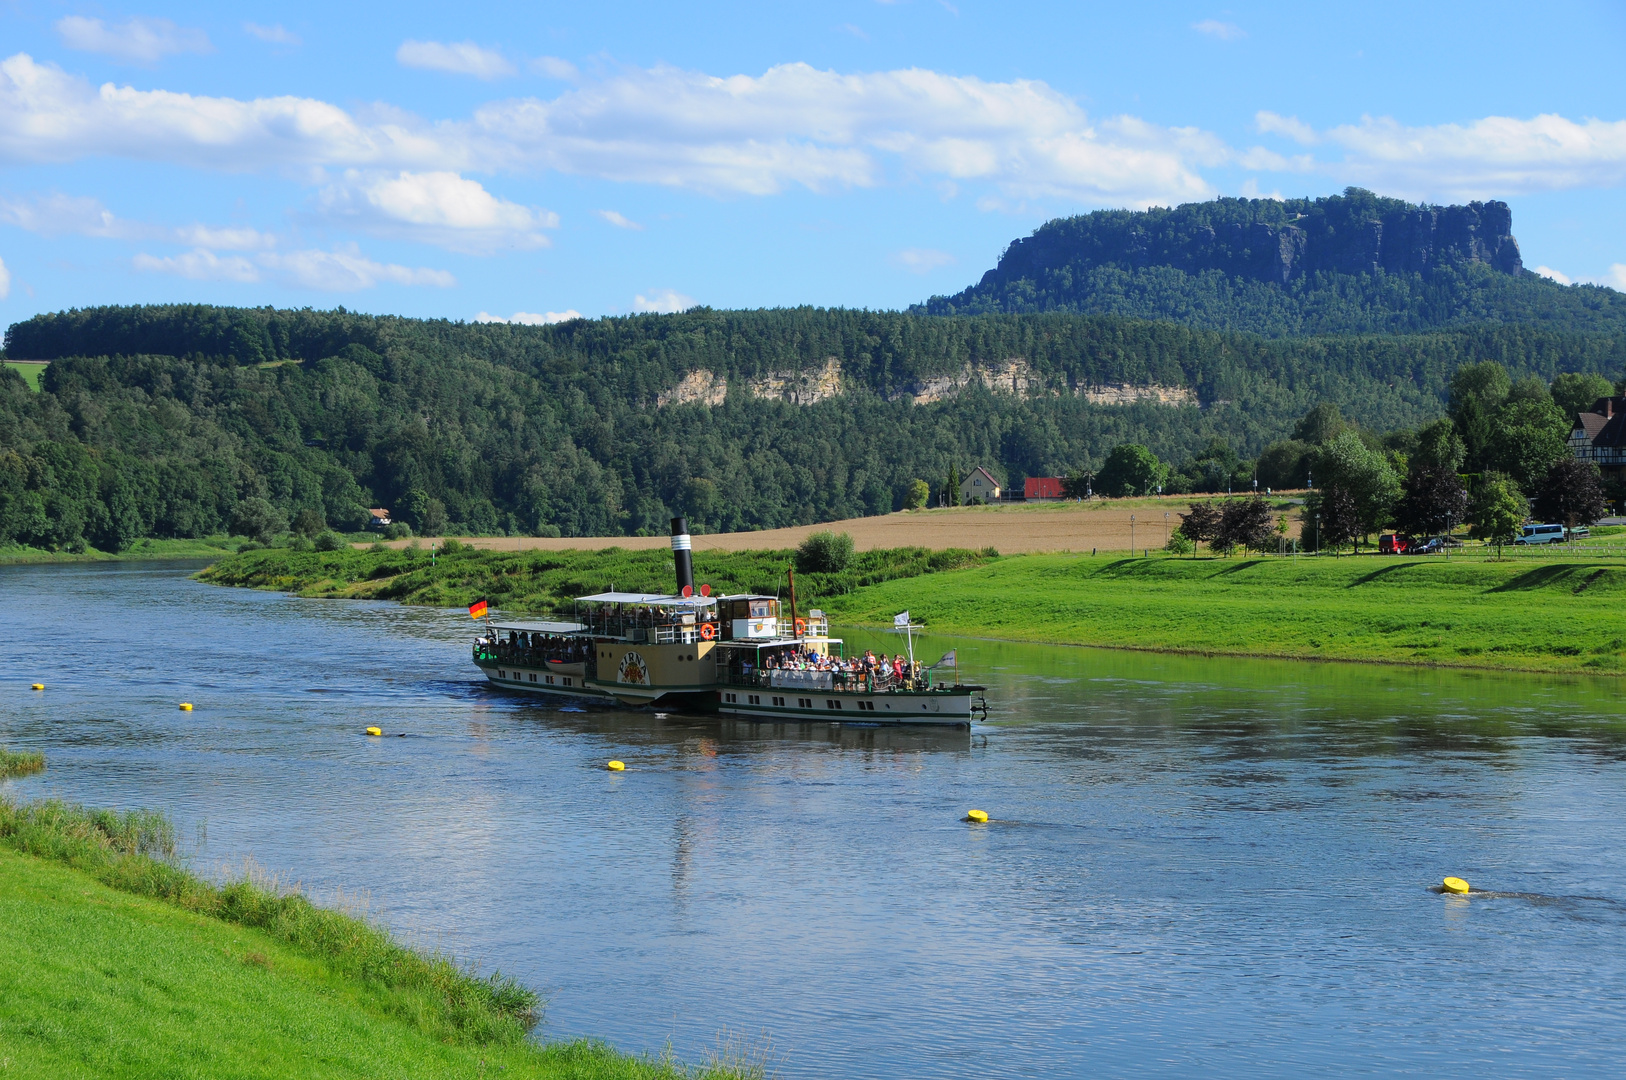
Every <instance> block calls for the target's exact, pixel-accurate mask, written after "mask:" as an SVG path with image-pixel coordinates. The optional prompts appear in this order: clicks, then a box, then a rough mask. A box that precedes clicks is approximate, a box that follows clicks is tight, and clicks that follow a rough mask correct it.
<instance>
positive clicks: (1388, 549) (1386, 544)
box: [1378, 533, 1411, 555]
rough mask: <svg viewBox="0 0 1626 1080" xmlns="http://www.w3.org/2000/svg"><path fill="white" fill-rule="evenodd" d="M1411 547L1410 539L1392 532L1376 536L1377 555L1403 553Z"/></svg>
mask: <svg viewBox="0 0 1626 1080" xmlns="http://www.w3.org/2000/svg"><path fill="white" fill-rule="evenodd" d="M1410 548H1411V540H1410V539H1409V538H1407V537H1404V536H1396V535H1395V534H1394V533H1384V534H1383V535H1382V536H1380V537H1378V554H1379V555H1404V554H1406V552H1407V551H1408V550H1410Z"/></svg>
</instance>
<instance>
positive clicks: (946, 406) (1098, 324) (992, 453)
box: [0, 306, 1626, 550]
mask: <svg viewBox="0 0 1626 1080" xmlns="http://www.w3.org/2000/svg"><path fill="white" fill-rule="evenodd" d="M6 346H7V355H8V356H10V357H14V358H29V359H49V360H51V361H52V363H51V364H50V365H49V366H48V367H47V368H46V369H45V372H44V375H43V376H42V382H41V387H42V388H41V391H40V392H38V393H34V392H32V391H30V390H29V388H28V386H27V385H26V384H25V383H23V381H22V380H21V378H20V377H18V376H17V375H16V374H15V373H13V372H10V371H6V372H4V373H0V543H28V544H35V545H40V546H46V547H56V548H63V547H72V546H74V545H76V544H85V543H89V544H93V545H95V546H97V547H99V548H105V549H110V550H118V549H120V548H122V547H124V546H126V545H128V544H129V543H130V542H131V541H132V540H134V539H136V538H139V537H147V536H156V537H193V536H203V535H211V534H218V533H220V532H224V531H228V530H235V531H242V532H244V533H246V534H249V535H255V534H262V533H268V532H273V531H276V530H277V529H280V528H287V527H289V526H292V525H293V524H295V523H296V522H298V521H303V522H304V523H305V524H304V526H302V527H303V528H304V529H305V530H306V531H311V530H313V529H314V530H315V531H317V532H319V531H320V529H321V528H329V527H331V528H335V529H340V530H344V531H354V530H356V529H359V528H361V527H362V526H363V525H364V524H365V522H366V520H367V514H366V511H367V509H368V508H369V507H385V508H388V509H390V510H391V511H392V512H393V513H394V514H395V516H396V517H397V518H398V519H400V520H402V521H404V522H405V523H407V524H408V525H410V526H411V527H412V528H413V529H415V530H417V531H420V532H425V533H436V532H458V533H476V534H501V533H506V534H511V535H537V534H543V535H552V534H555V533H556V534H559V535H566V536H589V535H626V534H635V533H640V532H643V533H659V532H663V531H664V530H665V528H666V522H667V519H669V518H670V517H671V516H674V515H675V514H678V513H683V514H686V515H687V516H689V518H690V519H691V522H692V523H693V525H694V527H696V528H697V529H701V530H705V531H725V530H728V531H733V530H745V529H756V528H776V527H780V526H785V525H795V524H806V523H813V522H818V521H829V520H837V519H840V518H845V517H855V516H861V515H865V514H876V513H884V512H888V511H891V510H895V509H899V508H902V507H903V506H906V505H910V504H912V503H916V502H918V501H920V500H921V495H922V492H921V489H922V488H925V489H926V492H925V493H926V497H928V498H929V497H930V490H931V485H927V484H925V483H923V478H937V477H943V476H946V475H947V473H948V470H949V469H950V468H958V469H960V470H961V471H964V470H967V469H969V468H971V467H973V466H974V465H979V464H980V465H983V466H985V467H987V468H989V469H990V471H992V472H993V473H994V474H995V476H996V477H997V478H998V479H999V480H1000V481H1001V482H1002V483H1005V484H1007V485H1008V486H1012V487H1017V488H1019V487H1020V485H1021V481H1022V479H1023V478H1024V477H1026V476H1055V475H1064V476H1065V475H1084V474H1090V475H1094V474H1095V473H1097V472H1099V471H1100V470H1101V469H1102V466H1103V465H1106V464H1108V459H1109V457H1110V455H1111V453H1112V451H1113V448H1114V447H1117V446H1120V445H1124V444H1131V443H1133V444H1139V445H1142V446H1144V447H1147V448H1148V453H1150V454H1153V455H1155V456H1156V457H1158V458H1159V459H1160V460H1167V461H1178V462H1181V463H1182V464H1181V465H1180V467H1179V469H1177V470H1172V471H1171V472H1170V473H1169V474H1168V475H1167V476H1165V478H1164V479H1165V482H1172V483H1181V482H1186V483H1189V485H1190V486H1191V487H1192V489H1193V490H1206V489H1213V488H1214V486H1215V484H1216V483H1217V482H1218V479H1219V478H1220V477H1221V474H1223V475H1224V476H1226V477H1230V478H1233V479H1234V477H1235V476H1236V475H1238V473H1239V470H1241V469H1242V468H1243V463H1244V462H1247V463H1249V464H1248V468H1249V469H1250V470H1251V468H1252V463H1255V462H1258V463H1261V466H1262V467H1263V464H1264V459H1265V458H1266V457H1269V458H1270V461H1271V462H1277V460H1278V458H1280V459H1281V462H1280V463H1279V465H1280V467H1279V468H1278V470H1277V471H1278V472H1280V473H1281V474H1282V475H1283V476H1284V477H1285V476H1286V474H1287V473H1290V472H1292V471H1293V469H1296V468H1297V467H1298V461H1299V459H1298V458H1293V457H1292V453H1293V450H1292V448H1291V447H1289V448H1288V449H1287V450H1282V449H1281V448H1280V447H1279V446H1278V445H1277V444H1279V443H1281V442H1283V441H1284V440H1283V436H1284V435H1287V434H1290V433H1292V432H1293V430H1294V426H1295V424H1296V423H1297V422H1298V420H1299V419H1300V418H1301V417H1302V416H1303V415H1304V414H1305V413H1306V412H1307V411H1308V410H1310V409H1311V408H1312V406H1314V405H1315V404H1316V403H1317V402H1320V401H1326V402H1328V403H1331V404H1334V405H1337V406H1338V407H1339V409H1340V410H1341V415H1342V416H1347V417H1349V418H1350V419H1351V420H1352V421H1354V422H1356V423H1357V424H1358V425H1359V428H1358V430H1360V431H1362V432H1366V431H1389V430H1398V429H1400V428H1403V427H1408V426H1409V427H1412V428H1416V427H1418V426H1420V425H1422V424H1424V423H1425V422H1427V421H1429V420H1431V419H1433V418H1435V417H1437V416H1439V415H1440V414H1441V413H1442V412H1443V411H1445V409H1446V406H1447V404H1448V402H1449V401H1451V400H1453V399H1452V385H1453V384H1452V379H1453V373H1454V372H1456V371H1457V370H1458V369H1459V368H1462V367H1464V366H1465V365H1469V364H1472V363H1474V362H1478V361H1483V360H1486V359H1491V360H1495V361H1497V362H1499V363H1501V364H1502V365H1503V366H1505V367H1506V368H1507V369H1508V370H1509V372H1511V373H1512V375H1513V376H1516V377H1518V378H1525V377H1528V376H1535V377H1539V378H1540V379H1541V380H1551V379H1552V378H1553V377H1554V376H1555V375H1557V374H1559V373H1560V372H1615V371H1618V370H1620V369H1621V368H1622V367H1623V366H1626V338H1622V339H1619V340H1617V339H1616V338H1614V337H1610V336H1608V335H1585V334H1572V333H1561V332H1556V331H1546V330H1539V329H1534V328H1530V327H1523V326H1498V327H1480V328H1470V329H1464V330H1460V331H1453V332H1450V333H1438V334H1428V335H1417V336H1413V337H1394V336H1380V335H1373V336H1367V337H1325V338H1305V339H1280V340H1272V339H1266V338H1262V337H1258V336H1253V335H1247V334H1224V333H1214V332H1207V331H1199V330H1194V329H1191V328H1189V327H1185V326H1179V325H1175V324H1172V323H1167V322H1164V323H1155V322H1146V321H1142V320H1136V319H1127V318H1117V317H1102V316H1079V315H1064V314H1058V315H1034V316H1024V315H988V316H978V317H968V318H937V317H928V316H914V315H908V314H903V313H887V312H867V311H845V310H836V311H825V310H817V309H811V308H797V309H788V310H778V311H758V312H719V311H710V310H706V309H696V310H694V311H690V312H686V313H683V314H680V315H672V316H636V317H630V318H616V319H600V320H592V321H589V320H577V321H574V322H571V323H566V324H561V325H558V326H552V327H525V326H511V325H465V324H461V323H452V322H446V321H436V320H414V319H402V318H394V317H374V316H364V315H357V314H354V313H351V312H347V311H344V310H343V309H338V310H335V311H326V312H319V311H309V310H305V311H284V310H273V309H230V308H212V307H206V306H169V307H136V308H95V309H86V310H77V311H68V312H59V313H55V314H50V315H42V316H39V317H36V318H34V319H30V320H28V321H26V322H23V323H19V324H16V325H14V326H13V327H11V329H10V331H9V332H8V334H7V338H6ZM830 358H835V359H836V360H837V361H839V365H840V371H841V381H842V392H841V393H839V394H837V395H835V396H832V397H828V398H826V399H824V400H820V401H818V402H816V403H814V404H805V405H798V404H793V403H792V402H790V401H788V400H784V399H782V398H776V397H771V396H768V397H764V396H758V395H757V394H754V393H753V392H752V391H751V390H750V388H749V386H750V382H751V380H753V379H759V380H760V379H764V378H767V377H769V376H775V375H778V376H784V375H786V374H787V373H788V374H789V375H790V376H791V377H793V378H794V377H800V375H801V374H803V373H808V372H816V371H820V370H823V369H824V368H825V365H826V364H827V361H828V360H829V359H830ZM1013 358H1015V359H1020V361H1021V363H1022V364H1023V365H1025V370H1026V371H1027V372H1028V373H1029V376H1030V378H1031V384H1030V385H1029V386H1028V387H1027V390H1026V392H1025V393H1008V392H1002V391H1000V390H998V389H997V388H994V389H991V388H989V387H988V386H985V385H984V384H983V382H982V381H981V380H980V379H979V378H975V377H972V378H970V381H969V382H965V379H966V373H967V372H971V373H972V374H973V375H975V373H976V372H979V371H985V370H992V369H993V368H996V367H998V366H999V365H1001V364H1005V363H1006V362H1008V361H1010V360H1012V359H1013ZM699 370H703V371H706V372H709V373H711V374H712V375H714V376H716V377H717V378H719V379H721V380H726V383H727V387H728V390H727V393H726V396H725V397H724V399H723V400H722V402H721V403H720V404H716V405H706V404H704V403H701V402H692V403H689V404H676V403H668V404H664V405H662V404H660V401H661V400H662V395H663V394H665V393H669V392H670V391H671V390H672V388H673V387H675V386H677V385H678V384H679V382H680V381H681V380H682V379H683V378H684V377H685V376H686V375H688V374H690V373H692V372H695V371H699ZM933 379H937V380H943V379H949V380H950V381H953V380H960V381H961V382H965V385H964V386H963V387H962V388H960V389H959V390H958V392H956V393H953V394H951V395H949V396H947V397H945V398H943V399H942V400H937V401H923V402H922V403H920V404H916V403H915V401H914V397H915V395H916V394H917V393H918V392H919V391H920V390H921V388H922V387H923V386H925V385H926V384H929V383H930V382H931V380H933ZM1151 384H1157V385H1164V386H1171V387H1183V388H1188V389H1190V390H1191V391H1192V392H1193V393H1194V395H1195V397H1196V399H1197V402H1198V404H1196V405H1190V406H1182V407H1173V406H1167V405H1158V404H1153V403H1150V402H1140V403H1136V404H1131V405H1099V404H1093V403H1091V402H1090V400H1089V399H1088V398H1087V397H1086V396H1084V394H1083V393H1082V392H1083V391H1086V390H1088V389H1090V388H1092V387H1101V386H1116V385H1130V386H1145V385H1151ZM1487 400H1488V399H1487ZM1487 407H1489V406H1487ZM1499 407H1500V406H1498V408H1499ZM1477 415H1478V414H1476V416H1477ZM1501 415H1502V414H1500V413H1497V414H1496V415H1495V416H1491V415H1490V414H1486V415H1485V417H1482V418H1480V419H1478V420H1476V419H1475V418H1474V417H1467V416H1465V417H1464V419H1463V423H1464V424H1465V425H1467V426H1465V427H1464V429H1463V430H1464V432H1465V434H1464V436H1463V438H1464V439H1465V440H1467V441H1468V442H1471V443H1472V444H1473V445H1474V446H1478V445H1480V442H1482V441H1483V439H1482V437H1481V434H1479V432H1480V428H1479V427H1475V426H1474V424H1476V423H1481V420H1482V421H1483V424H1490V425H1492V427H1494V425H1495V424H1497V423H1502V422H1503V421H1502V420H1501V419H1498V418H1497V417H1500V416H1501ZM1483 424H1481V426H1483ZM1485 430H1487V431H1489V430H1491V428H1486V429H1485ZM1474 440H1479V441H1474ZM1286 441H1288V442H1292V441H1293V440H1291V439H1289V440H1286ZM1299 441H1302V440H1299ZM1467 444H1468V443H1467V442H1465V445H1467ZM1306 445H1308V444H1306ZM1273 449H1274V452H1275V456H1274V457H1272V456H1271V454H1272V451H1273ZM1288 459H1291V460H1288ZM1270 467H1272V468H1275V467H1277V466H1275V465H1272V466H1270ZM1176 475H1178V476H1180V477H1184V478H1185V480H1183V481H1182V480H1175V479H1174V477H1175V476H1176ZM1272 475H1274V474H1272ZM1250 477H1251V473H1250ZM1284 482H1285V481H1279V482H1278V483H1279V484H1280V483H1284ZM1200 485H1206V487H1200ZM301 515H304V516H303V517H301ZM318 526H319V527H318Z"/></svg>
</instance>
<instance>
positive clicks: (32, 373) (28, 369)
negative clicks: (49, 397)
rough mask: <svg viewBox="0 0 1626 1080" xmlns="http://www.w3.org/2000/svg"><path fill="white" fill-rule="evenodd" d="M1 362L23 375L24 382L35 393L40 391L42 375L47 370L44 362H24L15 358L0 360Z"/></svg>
mask: <svg viewBox="0 0 1626 1080" xmlns="http://www.w3.org/2000/svg"><path fill="white" fill-rule="evenodd" d="M0 364H4V365H5V366H6V367H8V368H10V369H11V370H12V371H15V372H16V373H17V374H19V375H21V376H22V377H23V382H25V383H27V384H28V388H29V389H30V390H32V391H34V392H35V393H39V388H40V375H41V374H42V373H43V372H44V371H45V365H44V364H36V363H27V364H23V363H18V362H17V361H15V360H4V361H0Z"/></svg>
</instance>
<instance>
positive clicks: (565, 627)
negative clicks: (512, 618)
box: [491, 622, 587, 634]
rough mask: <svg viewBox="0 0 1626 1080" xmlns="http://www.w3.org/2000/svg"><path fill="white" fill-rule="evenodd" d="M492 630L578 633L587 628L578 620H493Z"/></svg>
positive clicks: (529, 632) (527, 632)
mask: <svg viewBox="0 0 1626 1080" xmlns="http://www.w3.org/2000/svg"><path fill="white" fill-rule="evenodd" d="M491 628H492V629H493V630H505V631H506V630H514V631H518V632H519V633H521V634H579V633H581V632H582V631H583V630H586V629H587V626H586V625H585V624H584V623H579V622H494V623H492V624H491Z"/></svg>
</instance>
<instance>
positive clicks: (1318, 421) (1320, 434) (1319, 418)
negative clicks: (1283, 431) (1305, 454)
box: [1293, 401, 1344, 446]
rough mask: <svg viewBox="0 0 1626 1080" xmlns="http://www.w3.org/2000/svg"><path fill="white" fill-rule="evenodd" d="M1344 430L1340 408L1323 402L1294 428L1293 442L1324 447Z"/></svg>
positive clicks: (1328, 402)
mask: <svg viewBox="0 0 1626 1080" xmlns="http://www.w3.org/2000/svg"><path fill="white" fill-rule="evenodd" d="M1343 430H1344V418H1343V415H1342V414H1340V413H1339V411H1338V406H1336V405H1334V404H1332V403H1331V402H1330V401H1323V402H1322V403H1321V404H1319V405H1317V406H1316V407H1315V408H1313V409H1311V410H1310V411H1309V412H1307V413H1305V414H1304V419H1302V420H1300V421H1299V422H1298V423H1297V424H1296V425H1294V427H1293V440H1294V441H1295V442H1301V443H1309V444H1310V445H1311V446H1323V445H1325V444H1327V443H1330V442H1332V441H1333V440H1334V439H1336V438H1337V437H1338V436H1339V435H1340V434H1342V432H1343Z"/></svg>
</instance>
